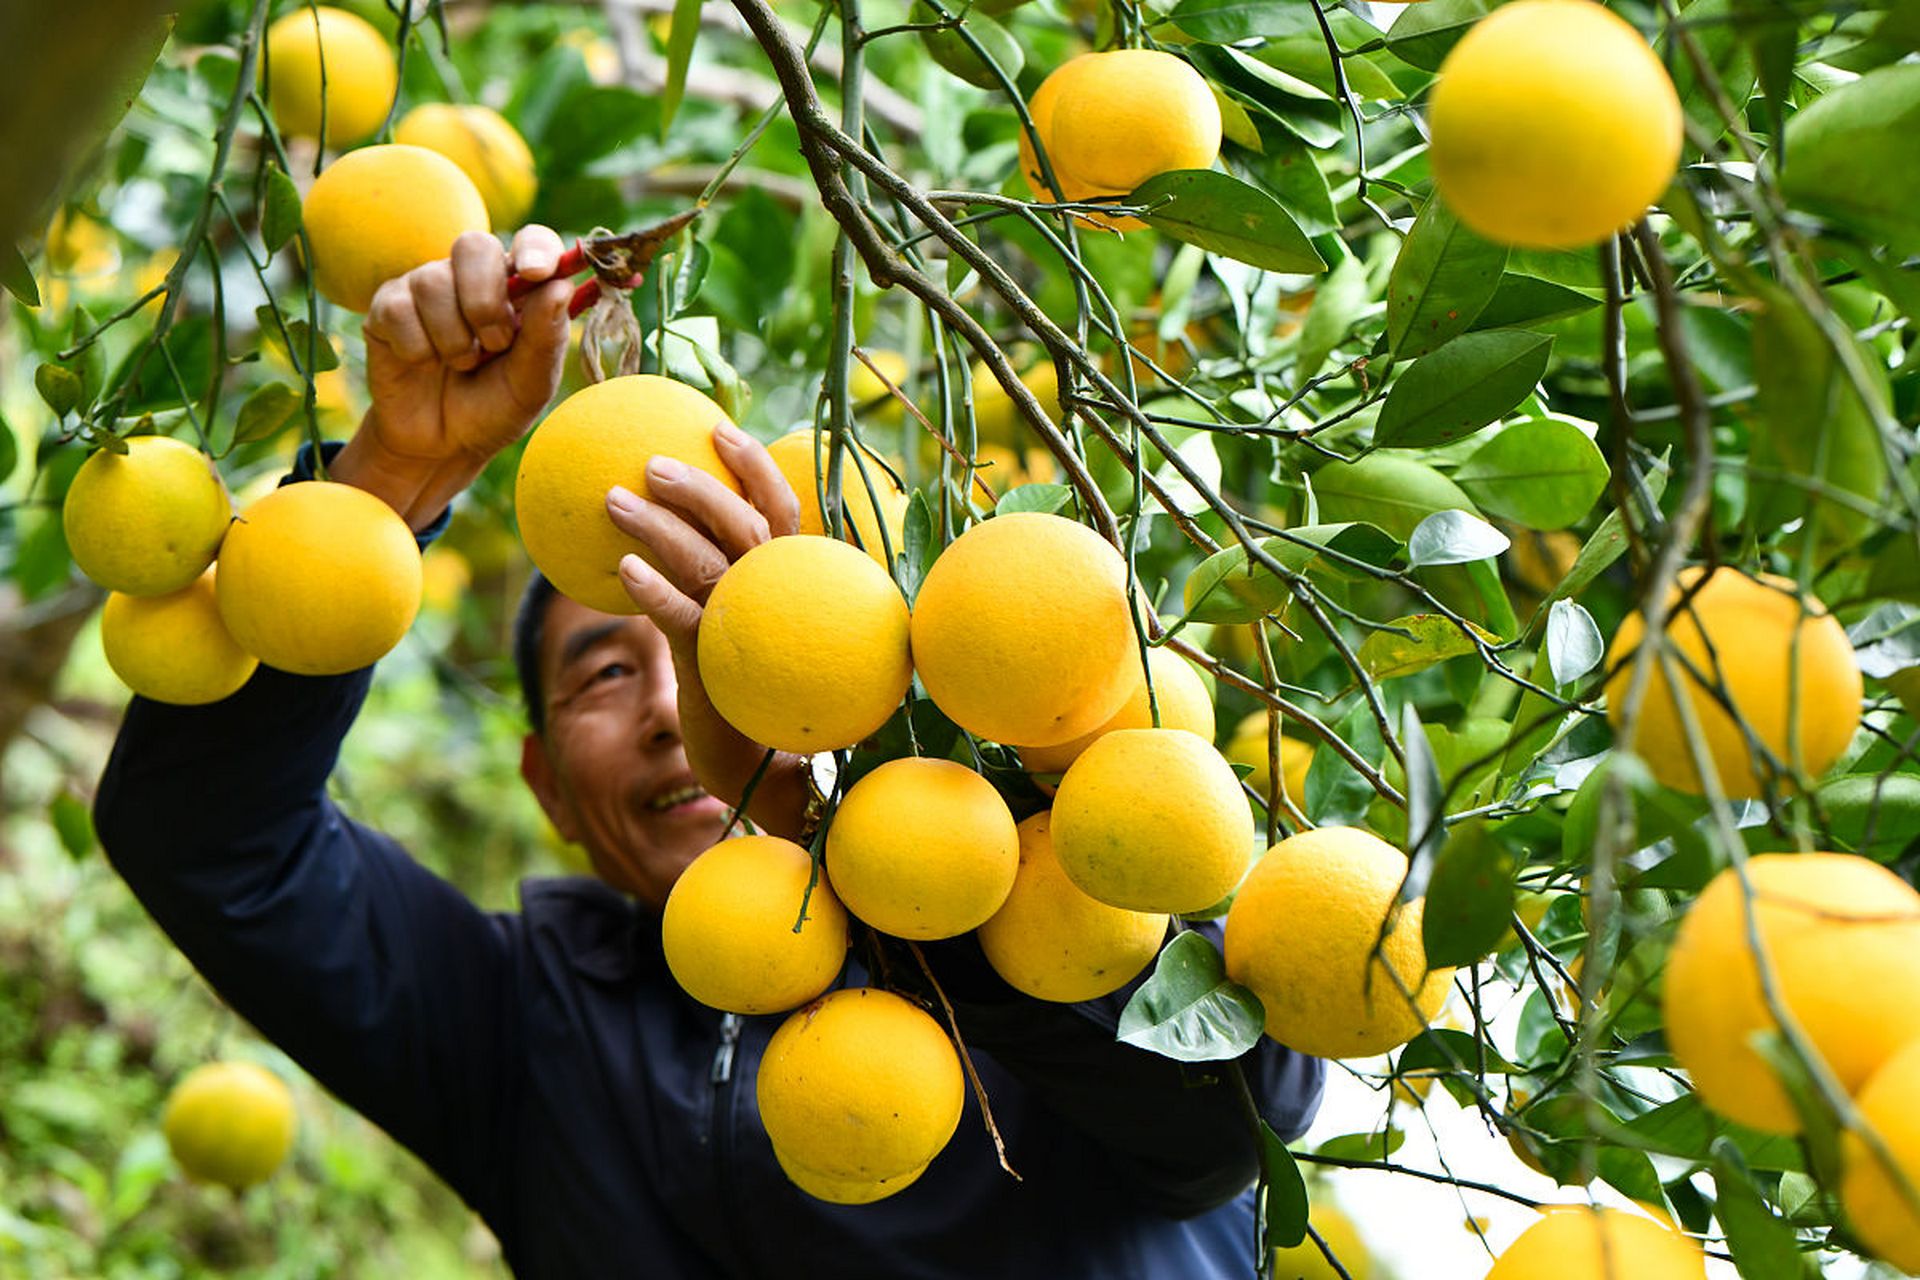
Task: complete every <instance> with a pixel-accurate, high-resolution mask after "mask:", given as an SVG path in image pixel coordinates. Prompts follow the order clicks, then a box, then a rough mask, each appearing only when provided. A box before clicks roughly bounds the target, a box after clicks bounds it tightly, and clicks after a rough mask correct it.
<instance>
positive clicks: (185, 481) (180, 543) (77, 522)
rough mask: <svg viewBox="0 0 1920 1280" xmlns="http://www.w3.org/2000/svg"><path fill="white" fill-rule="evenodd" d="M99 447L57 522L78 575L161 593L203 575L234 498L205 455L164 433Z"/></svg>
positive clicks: (112, 587) (77, 476) (110, 586)
mask: <svg viewBox="0 0 1920 1280" xmlns="http://www.w3.org/2000/svg"><path fill="white" fill-rule="evenodd" d="M126 445H127V451H126V453H124V454H118V453H115V452H113V451H112V450H111V449H101V450H99V451H97V452H96V453H95V454H94V455H93V456H92V457H90V458H88V459H87V460H86V461H85V462H83V463H81V464H80V470H79V471H77V472H76V473H74V477H73V483H72V484H71V485H69V486H68V488H67V497H66V502H65V505H63V506H62V507H61V510H60V519H61V524H62V525H63V527H64V528H65V530H66V535H67V547H68V549H69V550H70V551H71V552H72V553H73V562H74V563H75V564H77V565H79V566H80V572H82V573H84V574H86V575H87V576H88V577H89V578H92V579H93V580H94V581H95V582H97V583H99V584H100V585H101V586H103V587H105V588H106V589H107V590H109V591H119V592H122V593H124V594H126V595H130V596H163V595H169V594H171V593H172V592H175V591H179V590H180V589H181V588H183V587H185V586H186V585H187V584H188V583H190V582H192V581H193V580H194V579H196V578H198V577H199V576H200V575H201V574H202V573H204V572H206V568H207V566H208V565H210V564H212V563H213V557H214V554H215V553H216V552H218V551H219V550H220V543H221V540H222V539H224V538H225V537H226V536H227V524H228V522H229V521H231V520H232V518H233V503H232V502H231V501H230V500H229V499H228V498H227V487H226V485H225V484H223V483H221V480H220V473H219V472H218V471H216V470H215V469H214V466H213V462H212V460H211V459H209V458H208V457H207V456H206V455H205V454H203V453H201V452H200V451H199V450H198V449H195V448H194V447H193V446H191V445H188V444H183V443H182V442H180V441H178V440H174V439H172V438H170V437H168V436H135V437H133V438H132V439H130V440H128V441H127V442H126Z"/></svg>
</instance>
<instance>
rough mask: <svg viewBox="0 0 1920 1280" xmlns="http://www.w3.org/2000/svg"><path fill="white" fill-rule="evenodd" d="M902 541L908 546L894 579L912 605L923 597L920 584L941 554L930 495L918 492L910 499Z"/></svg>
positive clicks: (903, 526)
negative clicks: (935, 532)
mask: <svg viewBox="0 0 1920 1280" xmlns="http://www.w3.org/2000/svg"><path fill="white" fill-rule="evenodd" d="M900 541H902V542H903V543H905V544H906V545H905V546H904V547H902V548H901V549H900V551H899V553H898V554H897V556H896V557H895V559H896V565H895V569H894V577H895V578H896V579H898V580H899V583H900V594H902V595H904V596H905V597H906V598H907V603H908V604H912V603H913V601H914V598H915V597H916V596H918V595H919V594H920V584H921V583H922V582H924V581H926V577H927V568H928V566H930V565H931V564H932V563H933V557H934V556H935V555H937V554H938V553H939V548H938V547H936V546H935V545H934V541H933V509H932V508H931V507H929V506H928V505H927V495H926V494H925V493H922V492H921V491H920V490H918V489H915V490H914V491H913V493H912V496H910V497H909V498H908V499H907V517H906V520H905V521H904V522H903V524H902V526H901V531H900Z"/></svg>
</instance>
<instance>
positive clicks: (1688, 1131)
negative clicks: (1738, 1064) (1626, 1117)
mask: <svg viewBox="0 0 1920 1280" xmlns="http://www.w3.org/2000/svg"><path fill="white" fill-rule="evenodd" d="M1627 1134H1628V1135H1631V1137H1632V1140H1633V1142H1634V1143H1635V1145H1637V1146H1642V1147H1645V1148H1646V1149H1647V1150H1648V1151H1651V1152H1654V1153H1656V1154H1658V1155H1668V1156H1676V1157H1678V1158H1679V1159H1682V1160H1689V1161H1693V1162H1695V1163H1698V1164H1705V1163H1707V1162H1708V1160H1710V1159H1711V1158H1712V1156H1711V1148H1712V1145H1713V1143H1714V1141H1715V1140H1716V1139H1717V1138H1720V1137H1722V1135H1724V1136H1725V1137H1726V1138H1728V1139H1731V1140H1732V1141H1733V1142H1735V1143H1736V1144H1738V1146H1739V1148H1740V1151H1741V1154H1742V1156H1743V1157H1744V1158H1745V1160H1746V1162H1747V1164H1748V1165H1749V1166H1750V1167H1752V1168H1755V1169H1773V1170H1781V1169H1799V1168H1800V1167H1801V1165H1802V1161H1801V1159H1800V1149H1799V1144H1798V1143H1796V1142H1795V1140H1794V1139H1792V1138H1788V1137H1776V1136H1774V1135H1772V1134H1765V1133H1760V1132H1758V1131H1757V1130H1753V1129H1748V1128H1744V1127H1742V1126H1740V1125H1737V1124H1734V1123H1732V1122H1731V1121H1729V1120H1724V1119H1722V1118H1721V1117H1719V1116H1717V1115H1715V1114H1714V1113H1713V1112H1711V1111H1709V1110H1707V1107H1706V1104H1705V1103H1703V1102H1701V1101H1700V1095H1699V1094H1696V1093H1686V1094H1682V1095H1681V1096H1680V1097H1678V1098H1675V1099H1673V1100H1672V1101H1671V1102H1664V1103H1662V1104H1660V1105H1659V1106H1657V1107H1655V1108H1654V1109H1653V1110H1651V1111H1649V1112H1646V1113H1645V1114H1643V1115H1638V1116H1635V1117H1634V1118H1633V1119H1632V1120H1630V1121H1628V1122H1627Z"/></svg>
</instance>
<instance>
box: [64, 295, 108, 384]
mask: <svg viewBox="0 0 1920 1280" xmlns="http://www.w3.org/2000/svg"><path fill="white" fill-rule="evenodd" d="M96 328H98V325H97V323H96V322H95V321H94V318H93V313H92V312H90V311H88V310H87V309H86V307H84V306H80V305H75V307H74V308H73V322H72V323H71V324H69V325H68V326H67V345H68V346H70V347H78V346H80V344H81V341H82V339H84V338H86V336H87V335H88V334H91V333H92V332H93V331H94V330H95V329H96ZM67 367H68V368H70V369H72V370H73V372H74V374H75V376H77V377H78V378H79V379H80V399H81V403H83V404H92V403H93V402H94V401H95V400H97V399H99V397H100V392H101V389H102V388H103V387H104V386H105V385H106V381H107V344H106V343H104V342H93V343H89V344H87V346H86V347H85V349H83V350H81V351H80V352H78V353H77V354H76V355H75V356H74V357H73V360H72V361H71V363H69V364H68V366H67Z"/></svg>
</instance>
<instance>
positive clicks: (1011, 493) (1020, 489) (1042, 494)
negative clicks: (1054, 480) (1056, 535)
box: [993, 484, 1073, 516]
mask: <svg viewBox="0 0 1920 1280" xmlns="http://www.w3.org/2000/svg"><path fill="white" fill-rule="evenodd" d="M1072 501H1073V489H1072V488H1071V487H1070V486H1068V485H1064V484H1023V485H1019V486H1016V487H1015V488H1012V489H1009V490H1007V491H1006V492H1005V493H1003V494H1001V495H1000V501H999V502H997V503H995V504H994V508H993V514H995V515H997V516H1003V515H1006V514H1008V513H1009V512H1014V511H1037V512H1040V513H1041V514H1042V515H1051V514H1053V513H1054V512H1056V511H1061V510H1064V509H1065V508H1066V507H1067V506H1068V505H1069V504H1070V503H1072Z"/></svg>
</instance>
